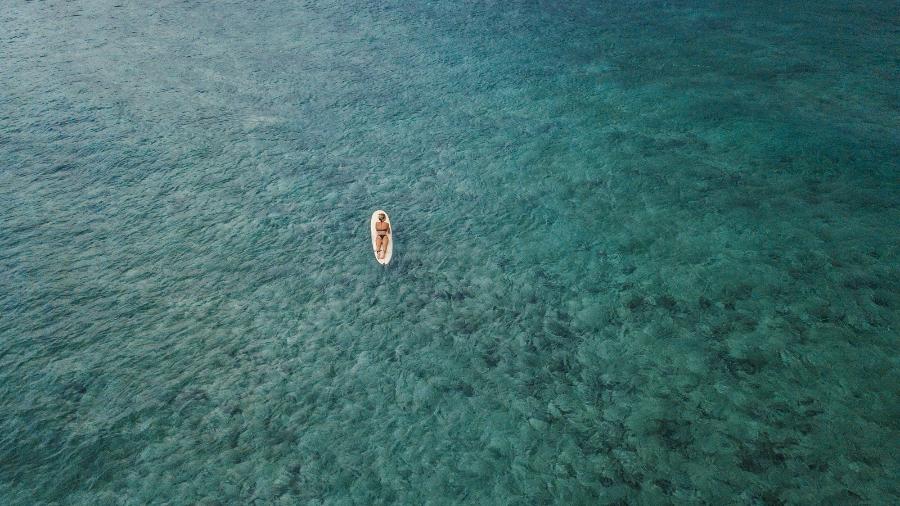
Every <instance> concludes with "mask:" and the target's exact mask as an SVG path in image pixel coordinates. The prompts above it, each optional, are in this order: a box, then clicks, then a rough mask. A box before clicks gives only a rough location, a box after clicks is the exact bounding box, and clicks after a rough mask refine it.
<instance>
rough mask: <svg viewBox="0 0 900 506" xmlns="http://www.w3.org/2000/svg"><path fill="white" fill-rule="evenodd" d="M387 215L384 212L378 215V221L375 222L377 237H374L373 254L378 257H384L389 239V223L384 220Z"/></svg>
mask: <svg viewBox="0 0 900 506" xmlns="http://www.w3.org/2000/svg"><path fill="white" fill-rule="evenodd" d="M385 218H387V216H385V215H384V213H380V214H379V215H378V221H377V222H376V223H375V232H376V233H377V234H378V237H376V238H375V254H376V255H377V256H378V258H384V254H385V253H386V252H387V248H388V243H389V242H390V241H391V235H390V234H391V224H390V223H388V222H386V221H384V220H385Z"/></svg>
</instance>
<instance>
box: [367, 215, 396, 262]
mask: <svg viewBox="0 0 900 506" xmlns="http://www.w3.org/2000/svg"><path fill="white" fill-rule="evenodd" d="M381 213H384V211H382V210H381V209H379V210H377V211H375V212H374V213H372V220H371V222H370V223H369V228H370V229H371V231H372V252H373V253H375V260H378V263H380V264H381V265H387V264H388V262H390V261H391V255H393V254H394V226H393V225H391V231H390V232H389V233H388V235H387V237H388V247H387V251H386V252H385V253H384V258H378V253H377V252H376V251H375V248H376V246H375V244H376V241H377V239H378V232H376V231H375V224H376V223H378V215H379V214H381ZM384 216H385V218H384V221H386V222H387V223H388V224H390V223H391V217H390V216H388V213H384Z"/></svg>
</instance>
